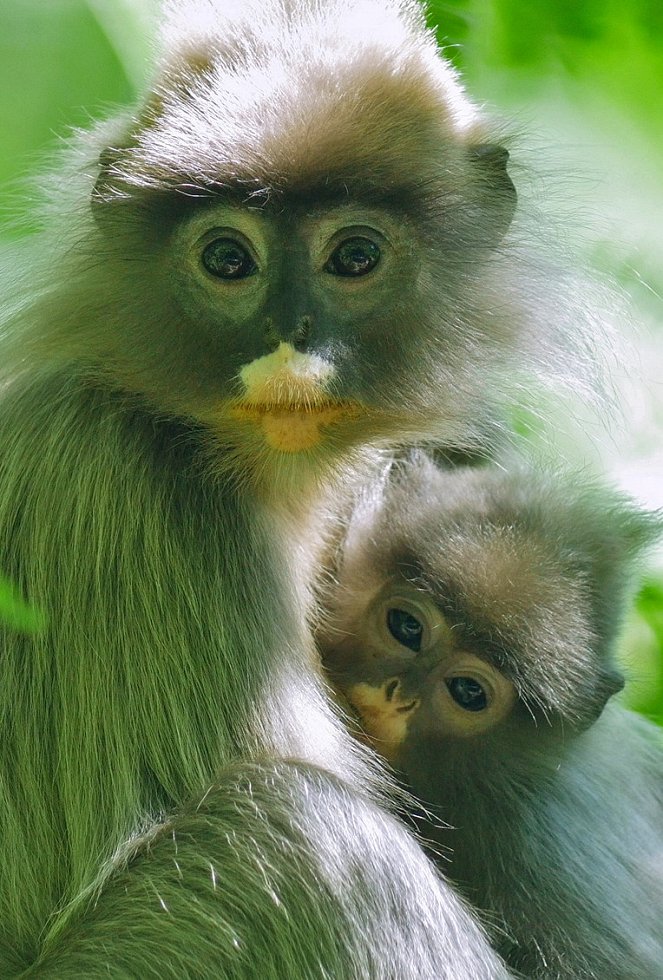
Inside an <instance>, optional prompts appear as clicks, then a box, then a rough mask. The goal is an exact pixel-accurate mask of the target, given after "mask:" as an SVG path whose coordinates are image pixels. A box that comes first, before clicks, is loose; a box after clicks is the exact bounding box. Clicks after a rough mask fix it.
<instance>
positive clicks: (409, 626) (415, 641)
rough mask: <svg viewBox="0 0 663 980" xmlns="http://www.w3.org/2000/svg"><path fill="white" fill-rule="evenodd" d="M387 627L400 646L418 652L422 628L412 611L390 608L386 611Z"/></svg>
mask: <svg viewBox="0 0 663 980" xmlns="http://www.w3.org/2000/svg"><path fill="white" fill-rule="evenodd" d="M387 629H388V630H389V632H390V633H391V635H392V636H393V638H394V639H395V640H397V641H398V642H399V643H400V644H401V645H402V646H404V647H407V648H408V650H414V652H415V653H419V651H420V650H421V641H422V639H423V635H424V628H423V626H422V624H421V623H420V622H419V620H418V619H416V618H415V617H414V616H413V615H412V613H409V612H406V611H405V610H404V609H390V610H389V611H388V612H387Z"/></svg>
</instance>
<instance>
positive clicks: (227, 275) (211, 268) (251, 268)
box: [201, 238, 257, 279]
mask: <svg viewBox="0 0 663 980" xmlns="http://www.w3.org/2000/svg"><path fill="white" fill-rule="evenodd" d="M201 260H202V263H203V265H204V266H205V268H206V269H207V271H208V272H209V274H210V275H211V276H216V278H217V279H246V277H247V276H251V275H253V273H254V272H255V271H256V269H257V266H256V264H255V262H254V261H253V259H252V258H251V256H250V255H249V253H248V252H247V250H246V249H245V248H244V246H243V245H240V244H239V242H236V241H234V240H233V239H232V238H215V239H214V241H213V242H210V243H209V245H206V246H205V248H204V249H203V254H202V256H201Z"/></svg>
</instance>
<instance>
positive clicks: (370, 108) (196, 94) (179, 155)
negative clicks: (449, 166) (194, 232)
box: [120, 0, 483, 189]
mask: <svg viewBox="0 0 663 980" xmlns="http://www.w3.org/2000/svg"><path fill="white" fill-rule="evenodd" d="M266 13H267V14H268V18H267V19H266ZM161 49H162V52H163V53H162V55H161V58H160V59H159V62H158V67H157V75H156V82H155V86H154V89H153V92H152V93H151V95H150V96H149V98H148V100H147V102H146V105H145V109H144V111H143V113H142V116H141V120H140V124H139V127H138V129H137V130H136V131H135V132H134V133H133V134H132V139H131V142H130V145H129V147H128V154H127V158H126V160H125V161H124V165H123V166H122V167H121V168H120V170H121V171H124V172H125V175H126V177H127V179H128V181H129V182H130V183H142V184H147V185H149V184H150V183H151V182H153V183H156V184H159V183H172V182H173V181H174V180H176V179H177V177H178V175H179V176H180V177H181V178H184V179H188V180H194V181H197V182H199V183H200V184H202V185H208V184H215V183H218V182H224V181H225V182H228V183H233V182H237V183H239V184H242V185H246V184H248V185H249V189H250V186H251V184H253V185H255V186H256V187H257V188H259V187H261V186H262V187H270V186H277V187H278V185H279V182H281V181H283V182H286V181H287V183H288V186H289V187H291V188H292V187H293V185H294V186H295V188H296V187H297V185H298V184H300V185H301V186H302V187H303V189H306V186H307V182H310V181H314V180H316V179H317V180H318V181H319V179H320V176H321V175H326V176H328V178H329V179H331V180H333V179H334V178H335V177H337V178H338V179H339V180H343V179H344V178H345V179H348V178H350V177H352V176H357V175H358V176H360V177H361V175H362V173H364V172H369V173H370V174H371V176H372V178H373V179H374V181H375V182H376V185H379V186H382V187H385V186H386V187H387V188H388V187H389V186H390V184H395V183H396V182H400V183H402V182H403V181H404V179H405V180H407V178H411V174H412V173H417V174H418V175H419V177H420V179H425V178H426V176H430V177H432V176H436V175H437V173H439V171H440V169H444V166H442V168H441V167H440V156H439V148H440V146H441V145H444V143H445V142H446V143H447V144H457V145H463V144H464V143H472V142H476V141H480V140H481V139H482V138H483V134H482V133H480V132H479V126H480V124H479V120H478V115H477V112H476V109H475V107H474V106H473V104H472V103H471V102H470V100H469V99H468V98H467V96H466V95H465V92H464V90H463V88H462V86H461V84H460V82H459V80H458V78H457V76H456V73H455V71H454V69H453V68H452V67H451V66H450V65H449V64H448V63H447V62H446V61H445V60H444V59H443V58H442V57H441V56H440V53H439V51H438V48H437V45H436V42H435V39H434V37H433V36H432V34H431V33H430V32H429V31H428V30H427V28H426V26H425V21H424V18H423V13H422V10H421V8H420V6H419V4H418V3H417V2H414V0H380V2H376V0H355V2H352V0H328V2H324V0H300V2H295V0H274V2H272V3H270V4H269V5H267V7H266V6H265V5H264V3H258V2H256V0H181V2H177V0H170V2H169V3H167V5H166V16H165V23H164V26H163V29H162V36H161ZM429 160H430V161H431V164H430V168H431V171H432V172H431V173H430V174H428V175H427V174H426V172H425V169H426V164H427V161H429ZM410 164H411V165H410Z"/></svg>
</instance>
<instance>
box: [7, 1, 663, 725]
mask: <svg viewBox="0 0 663 980" xmlns="http://www.w3.org/2000/svg"><path fill="white" fill-rule="evenodd" d="M156 11H157V2H156V0H46V2H44V0H1V2H0V133H1V134H2V139H1V141H0V220H1V219H2V217H3V216H4V217H5V218H6V220H5V222H4V226H3V227H2V228H1V229H0V244H1V242H2V238H3V237H4V238H5V239H7V238H9V237H11V235H13V234H15V233H16V231H15V228H14V226H13V225H12V222H11V220H10V218H11V215H12V213H13V212H14V211H15V210H18V209H20V208H21V207H23V208H25V203H23V204H22V205H21V204H20V203H17V202H19V201H20V194H18V193H17V189H18V188H19V187H20V183H19V177H20V176H21V175H22V174H24V173H26V172H30V171H33V172H34V171H35V170H36V169H40V168H43V166H44V162H45V160H47V159H48V155H49V153H50V152H52V150H53V149H54V148H56V147H57V145H58V142H59V140H60V139H61V137H62V136H63V135H66V133H67V131H68V130H69V128H70V127H72V126H81V125H83V126H84V125H85V124H86V122H87V121H88V119H89V118H90V117H92V116H97V115H98V114H99V113H100V112H101V113H103V112H104V111H106V109H107V107H109V106H112V105H113V104H117V103H126V102H128V101H130V100H131V99H132V97H133V96H134V95H135V93H136V92H137V91H138V90H139V88H140V85H141V83H142V82H143V80H144V77H145V72H146V65H147V63H148V59H147V57H146V56H147V55H148V54H149V50H150V44H151V38H152V36H153V33H154V30H153V20H154V18H155V15H156ZM429 16H430V23H431V25H432V26H434V28H435V30H436V31H437V34H438V37H439V39H440V41H441V43H442V44H443V45H444V46H445V48H446V53H447V55H448V56H449V57H450V58H451V59H452V60H453V61H454V62H455V63H456V64H457V65H458V66H459V67H460V68H461V69H462V71H463V73H464V75H465V76H466V78H467V79H468V84H469V86H470V88H471V90H472V92H473V94H474V95H475V96H476V97H477V98H479V99H484V100H485V101H487V102H488V103H490V104H492V105H494V106H499V107H500V109H501V110H503V111H504V112H505V113H507V114H513V115H514V116H515V117H516V118H518V117H521V118H522V117H525V118H526V122H525V124H524V127H523V128H525V129H527V130H531V129H532V127H531V125H530V121H536V126H535V127H534V128H535V129H537V128H538V130H539V132H540V134H541V136H540V138H541V140H542V144H543V145H545V146H546V147H547V148H548V149H547V150H546V152H548V151H549V152H550V154H551V156H554V153H555V151H556V150H558V149H559V148H560V147H563V156H564V159H565V161H571V162H570V166H571V167H572V168H573V167H577V170H578V172H579V173H587V174H589V175H590V178H592V179H595V182H596V184H597V186H600V188H601V190H600V191H598V192H597V193H596V194H595V196H594V199H593V204H592V207H594V208H595V209H596V211H597V212H600V213H602V214H603V215H604V216H605V217H606V218H607V219H608V225H607V226H606V225H605V222H604V225H603V228H604V230H603V231H597V232H596V235H595V236H594V238H593V240H591V241H590V242H589V244H588V251H589V253H590V254H591V256H592V257H593V258H594V259H597V260H598V261H599V262H600V263H601V264H602V265H603V266H604V267H608V268H609V269H610V272H611V274H613V275H615V276H616V277H617V278H618V279H619V281H620V282H622V283H623V284H624V285H625V287H626V288H627V289H628V290H629V291H630V293H631V296H632V301H633V304H634V308H635V311H636V318H637V317H640V318H641V319H642V322H643V324H644V327H643V333H642V336H643V337H644V338H645V341H643V343H644V344H645V346H643V355H642V357H643V360H646V361H648V362H649V361H651V360H653V362H654V367H653V369H652V370H653V374H654V375H655V377H656V378H657V380H658V379H659V378H660V376H661V375H662V374H663V355H662V353H661V331H662V330H663V300H661V295H662V294H663V271H662V270H663V222H662V221H661V220H660V215H661V214H663V180H661V173H662V172H663V3H661V0H630V2H628V3H624V0H582V2H580V3H579V2H577V0H430V3H429ZM564 154H565V155H564ZM547 162H548V161H547V160H546V165H547ZM597 163H598V165H599V166H597ZM566 165H567V166H568V165H569V164H568V162H567V163H566ZM551 169H553V168H552V167H551ZM592 190H593V188H592ZM28 204H29V202H28ZM610 220H611V221H612V222H613V225H612V227H613V228H614V229H616V231H615V233H614V234H613V233H612V232H611V231H605V227H609V221H610ZM590 238H591V236H590ZM658 365H660V368H661V370H660V372H658ZM657 372H658V373H657ZM644 397H645V400H646V397H647V396H644ZM661 404H663V399H660V404H653V403H652V404H651V405H650V404H649V403H647V404H646V406H645V409H644V410H643V411H642V412H641V413H640V414H639V415H638V418H637V420H635V419H634V420H633V421H632V432H631V433H630V437H631V444H632V445H633V446H635V447H637V449H634V450H633V452H632V453H630V454H629V453H626V454H624V453H623V451H622V450H616V451H615V456H616V457H618V458H617V459H616V461H613V462H612V463H611V462H610V461H609V463H608V466H607V470H608V473H609V474H611V475H613V476H614V477H615V478H616V479H618V481H619V482H621V483H622V485H625V486H627V488H629V489H632V487H633V486H635V485H636V483H637V481H636V480H635V478H634V477H633V473H635V474H636V476H637V474H638V472H639V471H638V467H640V470H643V471H644V470H646V471H647V472H648V473H649V474H650V475H651V473H654V479H653V481H651V480H650V487H649V492H648V493H647V494H644V495H643V499H645V500H646V501H647V502H648V504H649V506H663V455H659V456H657V455H656V454H657V451H659V452H660V450H657V447H659V446H660V445H661V433H662V432H663V419H662V418H661V416H662V415H663V409H661ZM542 414H543V413H540V414H539V415H537V413H536V411H535V412H531V411H530V412H529V413H528V411H527V410H526V409H518V410H516V419H517V422H518V425H517V427H518V428H519V430H520V431H521V434H522V435H523V437H524V438H534V437H535V436H536V435H537V433H538V430H539V428H540V418H541V415H542ZM613 464H614V465H613ZM657 466H659V468H658V469H656V467H657ZM652 487H653V490H652ZM633 492H636V491H635V490H634V491H633ZM660 565H663V561H661V560H660V559H659V566H660ZM0 616H2V617H4V618H6V619H7V618H8V619H9V620H10V621H11V622H12V623H13V624H14V625H16V626H17V627H18V628H24V629H33V628H38V627H39V625H40V622H41V619H40V616H39V614H38V613H36V612H35V611H31V610H29V609H28V608H27V607H25V606H24V605H23V603H22V602H21V601H20V600H19V599H18V598H17V597H16V595H15V594H14V592H13V591H12V589H11V588H10V586H9V585H8V584H7V583H6V582H2V581H0ZM622 649H623V655H624V658H625V660H626V661H627V663H628V664H629V665H630V672H631V674H632V676H633V678H634V683H633V684H632V685H631V687H630V694H629V697H630V702H631V704H632V705H633V706H634V707H635V708H637V709H638V710H641V711H643V712H645V713H646V714H648V715H650V716H651V717H653V718H656V719H657V720H658V721H659V722H661V723H663V655H662V650H663V574H661V573H660V572H659V570H658V569H657V566H656V562H654V564H653V566H652V567H651V569H650V570H649V572H648V573H647V576H646V578H645V581H644V584H643V585H642V588H641V590H640V592H639V594H638V596H637V599H636V602H635V604H634V608H633V611H632V614H631V616H630V618H629V620H628V622H627V624H626V626H625V631H624V639H623V643H622Z"/></svg>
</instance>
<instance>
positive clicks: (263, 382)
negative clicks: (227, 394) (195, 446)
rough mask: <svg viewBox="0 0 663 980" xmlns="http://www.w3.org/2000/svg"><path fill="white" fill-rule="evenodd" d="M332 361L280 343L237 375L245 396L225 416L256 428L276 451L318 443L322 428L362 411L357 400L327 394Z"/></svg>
mask: <svg viewBox="0 0 663 980" xmlns="http://www.w3.org/2000/svg"><path fill="white" fill-rule="evenodd" d="M335 373H336V371H335V368H334V365H333V364H332V363H331V362H330V361H328V360H326V359H325V358H323V357H320V356H319V355H318V354H306V353H301V352H300V351H297V350H295V348H294V347H293V346H292V345H291V344H289V343H285V342H282V343H280V344H279V346H278V348H277V349H276V350H275V351H273V352H272V353H271V354H266V355H264V356H263V357H259V358H256V359H255V360H253V361H251V362H250V363H249V364H245V365H244V367H243V368H242V370H241V371H240V373H239V378H240V381H241V383H242V386H243V388H244V392H245V393H244V396H243V397H241V396H240V398H238V399H237V401H235V402H233V404H232V406H231V408H230V414H231V416H233V417H234V418H236V419H243V420H246V421H249V422H253V423H255V424H256V425H258V426H260V428H261V429H262V434H263V436H264V438H265V441H266V443H267V444H268V445H269V446H270V447H271V448H273V449H278V450H280V451H281V452H301V451H303V450H306V449H311V448H312V447H313V446H315V445H317V444H318V443H319V442H320V441H321V440H322V439H323V436H324V433H323V431H322V430H324V429H325V428H326V427H327V426H330V425H333V424H334V423H336V422H338V421H340V420H341V419H344V418H351V417H356V416H357V415H359V414H360V413H361V410H362V409H361V405H359V404H358V403H357V402H350V401H341V400H338V399H334V398H333V397H331V396H330V394H329V390H328V385H329V383H330V382H331V381H332V379H333V378H334V375H335Z"/></svg>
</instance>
